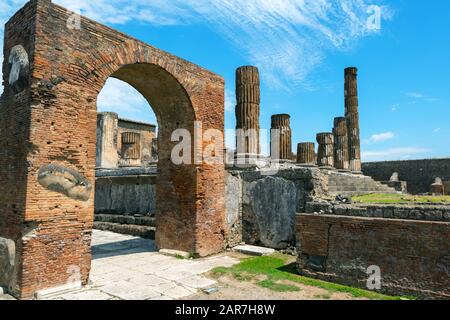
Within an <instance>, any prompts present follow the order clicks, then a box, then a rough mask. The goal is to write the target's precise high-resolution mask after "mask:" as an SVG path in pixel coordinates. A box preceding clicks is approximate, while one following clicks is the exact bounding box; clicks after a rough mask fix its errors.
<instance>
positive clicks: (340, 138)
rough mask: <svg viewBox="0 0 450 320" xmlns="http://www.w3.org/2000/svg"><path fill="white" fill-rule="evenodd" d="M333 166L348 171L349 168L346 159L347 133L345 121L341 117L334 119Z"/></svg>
mask: <svg viewBox="0 0 450 320" xmlns="http://www.w3.org/2000/svg"><path fill="white" fill-rule="evenodd" d="M333 136H334V166H335V168H336V169H338V170H345V171H348V170H349V168H350V164H349V160H348V134H347V121H346V119H345V118H343V117H339V118H335V119H334V128H333Z"/></svg>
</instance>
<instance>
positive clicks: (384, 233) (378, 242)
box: [296, 214, 450, 299]
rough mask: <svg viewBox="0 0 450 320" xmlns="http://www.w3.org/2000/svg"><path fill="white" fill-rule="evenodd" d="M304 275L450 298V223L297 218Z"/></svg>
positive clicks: (387, 290)
mask: <svg viewBox="0 0 450 320" xmlns="http://www.w3.org/2000/svg"><path fill="white" fill-rule="evenodd" d="M296 219H297V229H296V232H297V239H298V241H297V250H298V259H297V268H298V271H299V273H300V274H302V275H307V276H312V277H316V278H319V279H323V280H327V281H333V282H337V283H341V284H345V285H351V286H355V287H360V288H363V289H367V284H368V283H372V281H371V279H370V274H368V271H369V270H370V269H369V267H371V266H376V267H378V268H379V270H380V275H381V289H379V290H378V291H380V292H383V293H387V294H393V295H415V296H418V297H421V298H441V299H450V287H449V286H448V279H449V272H450V250H449V249H450V241H449V240H450V223H448V222H431V221H414V220H400V219H386V218H368V217H344V216H337V215H321V214H298V215H297V217H296Z"/></svg>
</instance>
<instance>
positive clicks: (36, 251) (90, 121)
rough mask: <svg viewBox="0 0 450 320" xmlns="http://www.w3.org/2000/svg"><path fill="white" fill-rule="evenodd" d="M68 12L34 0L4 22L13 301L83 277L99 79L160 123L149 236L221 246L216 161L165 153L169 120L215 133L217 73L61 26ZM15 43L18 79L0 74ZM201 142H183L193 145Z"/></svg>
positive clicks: (220, 171)
mask: <svg viewBox="0 0 450 320" xmlns="http://www.w3.org/2000/svg"><path fill="white" fill-rule="evenodd" d="M72 15H73V13H71V12H70V11H68V10H66V9H64V8H62V7H60V6H58V5H55V4H53V3H51V1H50V0H32V1H30V2H28V3H27V4H26V5H25V6H24V7H23V8H22V9H21V10H19V12H18V13H16V14H15V15H14V17H13V18H12V19H11V20H10V21H9V22H8V23H7V25H6V28H5V39H6V40H5V44H4V45H5V51H4V52H5V58H6V59H5V60H6V61H5V62H4V64H3V76H4V83H5V92H4V93H3V95H2V98H1V100H0V101H1V106H0V108H1V112H0V131H1V132H2V137H1V138H0V237H4V238H8V239H10V240H11V241H13V242H14V243H15V245H16V252H15V253H16V263H15V265H14V266H13V267H12V268H11V270H10V271H8V272H9V273H8V274H7V275H6V277H0V282H3V283H0V284H3V285H6V286H8V287H9V288H10V290H11V292H12V293H13V294H14V295H15V296H17V297H21V298H29V297H31V296H32V295H33V294H34V293H35V292H36V291H37V290H39V289H46V288H52V287H57V286H60V285H64V284H66V283H67V282H68V281H73V277H74V275H73V274H72V273H71V272H70V270H72V271H73V270H76V268H79V270H80V280H81V282H82V283H87V281H88V277H89V270H90V261H91V251H90V250H91V249H90V242H91V235H92V225H93V214H94V201H93V198H94V190H95V188H94V185H95V155H96V134H95V131H96V116H97V106H96V99H97V96H98V93H99V92H100V90H101V89H102V87H103V86H104V83H105V82H106V80H107V79H108V78H109V77H115V78H119V79H121V80H124V81H125V82H127V83H129V84H131V85H132V86H134V87H135V88H136V89H137V90H138V91H140V92H141V93H142V94H143V95H144V97H146V98H147V99H148V101H149V102H150V105H151V106H152V107H153V108H154V111H155V114H157V117H158V120H159V124H160V127H161V129H160V130H161V134H162V140H163V141H164V145H163V146H162V154H161V155H160V156H162V159H163V160H160V162H161V163H160V166H159V168H160V174H159V175H158V181H157V189H158V191H157V203H158V208H157V229H158V231H157V245H158V246H159V247H161V248H169V249H179V250H183V251H188V252H191V253H194V254H196V255H199V256H205V255H209V254H213V253H216V252H219V251H221V250H222V249H223V247H224V232H225V231H224V230H225V203H224V189H225V186H224V176H225V171H224V166H223V165H211V164H205V163H198V164H191V165H180V166H176V165H174V164H173V163H172V162H171V161H169V150H170V149H171V146H172V145H173V144H172V143H171V142H170V139H169V138H170V137H169V133H171V131H172V130H173V129H175V128H180V127H181V128H184V129H188V130H189V131H190V132H191V133H193V132H194V130H198V129H196V127H195V125H194V122H195V121H198V123H201V126H202V129H203V130H207V129H217V130H220V131H222V132H223V130H224V81H223V79H222V78H221V77H219V76H217V75H215V74H214V73H212V72H210V71H207V70H205V69H202V68H200V67H199V66H197V65H194V64H192V63H189V62H187V61H185V60H183V59H181V58H178V57H175V56H173V55H171V54H168V53H166V52H164V51H161V50H159V49H157V48H154V47H152V46H150V45H147V44H145V43H143V42H141V41H138V40H136V39H133V38H131V37H129V36H127V35H125V34H122V33H120V32H117V31H115V30H112V29H110V28H108V27H105V26H103V25H101V24H98V23H96V22H95V21H92V20H89V19H86V18H81V29H79V30H78V29H76V30H74V29H70V28H68V27H67V25H66V22H67V21H68V19H69V18H70V17H71V16H72ZM17 45H22V46H23V48H24V50H25V52H26V53H27V55H28V59H29V68H28V66H26V65H24V66H21V69H20V70H21V71H20V74H19V80H20V81H21V86H18V85H16V84H15V83H13V84H9V83H8V76H9V72H10V66H9V65H8V63H7V60H8V55H9V53H10V51H11V50H12V48H13V47H15V46H17ZM20 52H22V51H20ZM22 84H27V86H26V87H25V88H24V89H23V90H22V91H20V92H17V91H18V90H21V88H22ZM206 144H207V142H202V141H201V140H199V141H195V142H193V145H195V146H196V147H197V149H198V150H199V151H200V152H201V150H202V148H203V147H204V146H205V145H206ZM5 150H7V151H5ZM192 150H193V151H192V152H193V153H194V152H195V148H192ZM66 178H68V179H69V180H70V181H71V183H70V184H69V187H67V185H65V180H64V179H66ZM5 221H6V223H3V222H5Z"/></svg>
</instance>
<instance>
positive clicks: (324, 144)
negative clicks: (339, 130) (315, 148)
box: [317, 132, 334, 168]
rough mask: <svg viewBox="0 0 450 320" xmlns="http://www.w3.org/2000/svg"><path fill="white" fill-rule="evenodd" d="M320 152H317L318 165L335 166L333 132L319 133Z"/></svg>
mask: <svg viewBox="0 0 450 320" xmlns="http://www.w3.org/2000/svg"><path fill="white" fill-rule="evenodd" d="M317 143H318V144H319V152H318V154H317V165H318V166H319V167H326V168H333V167H334V137H333V134H332V133H331V132H322V133H318V134H317Z"/></svg>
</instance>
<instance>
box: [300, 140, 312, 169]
mask: <svg viewBox="0 0 450 320" xmlns="http://www.w3.org/2000/svg"><path fill="white" fill-rule="evenodd" d="M314 148H315V145H314V142H303V143H299V144H298V145H297V163H298V164H301V165H307V166H314V165H315V164H316V153H315V150H314Z"/></svg>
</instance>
